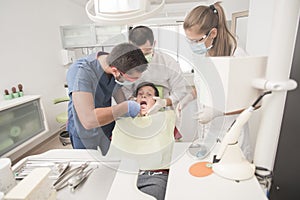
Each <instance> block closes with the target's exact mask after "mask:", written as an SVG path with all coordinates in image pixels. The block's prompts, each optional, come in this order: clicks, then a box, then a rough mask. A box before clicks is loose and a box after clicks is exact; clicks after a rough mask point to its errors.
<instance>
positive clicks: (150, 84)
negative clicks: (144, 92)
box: [133, 82, 159, 97]
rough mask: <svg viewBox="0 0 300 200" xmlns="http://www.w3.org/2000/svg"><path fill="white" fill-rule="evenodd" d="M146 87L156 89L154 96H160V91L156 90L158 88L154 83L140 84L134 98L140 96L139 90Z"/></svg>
mask: <svg viewBox="0 0 300 200" xmlns="http://www.w3.org/2000/svg"><path fill="white" fill-rule="evenodd" d="M144 86H150V87H152V88H153V89H154V95H155V96H156V97H158V96H159V92H158V89H157V88H156V86H155V85H154V84H153V83H150V82H141V83H140V84H138V86H137V88H136V90H135V91H134V93H133V96H134V97H137V94H138V92H139V90H140V89H141V88H142V87H144Z"/></svg>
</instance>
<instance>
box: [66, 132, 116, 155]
mask: <svg viewBox="0 0 300 200" xmlns="http://www.w3.org/2000/svg"><path fill="white" fill-rule="evenodd" d="M70 139H71V143H72V146H73V148H74V149H97V147H98V146H99V147H100V149H101V152H102V155H106V153H107V151H108V149H109V147H110V139H109V138H108V137H107V136H106V135H104V134H98V135H96V136H92V137H88V138H80V137H79V136H78V135H77V134H71V133H70Z"/></svg>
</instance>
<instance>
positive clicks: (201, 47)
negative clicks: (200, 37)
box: [190, 42, 211, 55]
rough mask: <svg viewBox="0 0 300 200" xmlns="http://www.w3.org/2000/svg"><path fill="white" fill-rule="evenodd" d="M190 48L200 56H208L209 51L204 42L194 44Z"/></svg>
mask: <svg viewBox="0 0 300 200" xmlns="http://www.w3.org/2000/svg"><path fill="white" fill-rule="evenodd" d="M190 46H191V49H192V51H193V52H194V53H196V54H199V55H203V54H206V53H207V51H208V50H209V49H208V48H206V46H205V43H204V42H198V43H192V44H190ZM210 48H211V47H210Z"/></svg>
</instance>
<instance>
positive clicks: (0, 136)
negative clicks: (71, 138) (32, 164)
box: [0, 95, 48, 159]
mask: <svg viewBox="0 0 300 200" xmlns="http://www.w3.org/2000/svg"><path fill="white" fill-rule="evenodd" d="M47 131H48V125H47V122H46V118H45V113H44V111H43V108H42V103H41V99H40V96H38V95H27V96H26V95H25V96H23V97H19V98H16V99H12V100H5V101H0V156H3V157H11V159H15V158H17V157H18V156H19V155H22V154H23V153H25V152H24V150H25V148H28V150H29V149H30V148H32V146H30V143H31V142H32V141H34V140H35V139H36V138H37V137H39V136H40V135H42V134H43V133H46V132H47Z"/></svg>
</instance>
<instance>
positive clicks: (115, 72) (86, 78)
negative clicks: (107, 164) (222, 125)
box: [67, 43, 147, 155]
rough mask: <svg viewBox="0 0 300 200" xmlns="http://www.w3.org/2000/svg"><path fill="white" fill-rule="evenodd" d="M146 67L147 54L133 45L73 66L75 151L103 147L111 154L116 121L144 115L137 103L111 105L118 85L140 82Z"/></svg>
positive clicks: (70, 119) (70, 121) (70, 109)
mask: <svg viewBox="0 0 300 200" xmlns="http://www.w3.org/2000/svg"><path fill="white" fill-rule="evenodd" d="M146 68H147V60H146V59H145V57H144V54H143V52H142V51H141V50H140V49H139V48H137V47H135V46H134V45H132V44H129V43H122V44H119V45H117V46H115V47H114V48H113V49H112V51H111V53H110V54H108V55H107V53H104V52H99V53H98V54H92V55H89V56H87V57H85V58H81V59H79V60H77V61H76V62H75V63H73V64H72V65H71V66H70V68H69V70H68V74H67V82H68V89H69V97H70V102H69V105H68V125H67V130H68V131H69V134H70V138H71V142H72V146H73V148H75V149H96V148H97V147H98V146H99V147H100V149H101V151H102V154H103V155H105V154H106V153H107V151H108V149H109V146H110V137H111V133H112V130H113V128H114V125H115V123H114V120H115V119H116V118H117V117H120V116H123V115H127V116H131V117H135V116H136V115H137V114H138V113H139V112H140V105H139V104H138V103H136V102H134V101H125V102H122V103H120V104H117V105H115V106H111V98H112V96H116V95H117V93H118V88H119V87H118V85H123V84H128V83H130V82H133V81H135V80H137V79H138V78H139V77H140V76H141V73H142V72H143V71H145V70H146ZM117 83H118V84H117ZM115 86H116V87H115Z"/></svg>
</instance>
